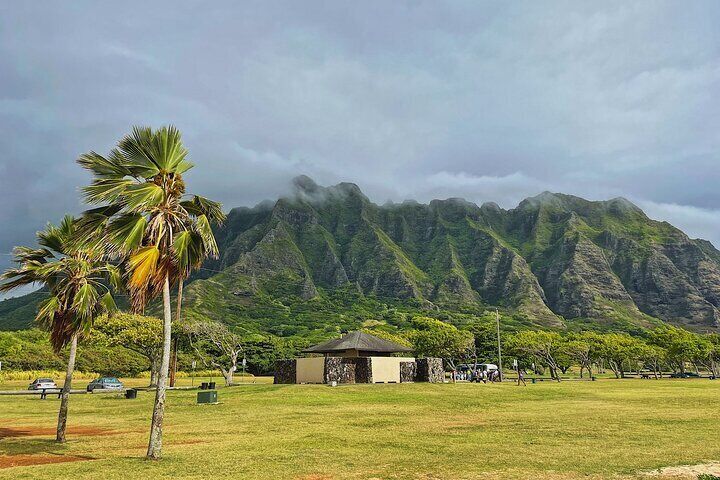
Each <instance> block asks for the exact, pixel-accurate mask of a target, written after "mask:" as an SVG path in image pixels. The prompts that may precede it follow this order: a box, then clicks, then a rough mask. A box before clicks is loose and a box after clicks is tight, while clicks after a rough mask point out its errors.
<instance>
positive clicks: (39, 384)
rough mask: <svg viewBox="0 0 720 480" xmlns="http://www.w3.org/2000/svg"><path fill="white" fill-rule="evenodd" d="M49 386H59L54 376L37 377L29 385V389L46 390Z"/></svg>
mask: <svg viewBox="0 0 720 480" xmlns="http://www.w3.org/2000/svg"><path fill="white" fill-rule="evenodd" d="M47 388H58V386H57V384H55V381H54V380H53V379H52V378H36V379H35V380H33V382H32V383H31V384H30V385H28V390H44V389H47Z"/></svg>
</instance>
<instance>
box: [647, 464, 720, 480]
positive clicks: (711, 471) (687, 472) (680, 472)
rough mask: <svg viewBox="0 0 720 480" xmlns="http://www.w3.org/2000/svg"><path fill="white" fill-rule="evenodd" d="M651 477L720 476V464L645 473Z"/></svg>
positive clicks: (689, 466)
mask: <svg viewBox="0 0 720 480" xmlns="http://www.w3.org/2000/svg"><path fill="white" fill-rule="evenodd" d="M643 474H644V475H647V476H649V477H660V478H663V477H666V478H693V479H695V478H697V477H698V475H702V474H706V475H718V476H720V462H711V463H701V464H698V465H680V466H677V467H665V468H660V469H658V470H653V471H651V472H643Z"/></svg>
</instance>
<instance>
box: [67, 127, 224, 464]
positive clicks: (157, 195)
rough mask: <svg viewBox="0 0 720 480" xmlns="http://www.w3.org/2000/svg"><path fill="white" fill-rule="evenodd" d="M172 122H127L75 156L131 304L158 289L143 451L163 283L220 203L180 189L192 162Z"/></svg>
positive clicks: (155, 440)
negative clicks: (110, 145)
mask: <svg viewBox="0 0 720 480" xmlns="http://www.w3.org/2000/svg"><path fill="white" fill-rule="evenodd" d="M187 153H188V152H187V149H186V148H185V147H184V146H183V144H182V141H181V138H180V132H179V131H178V130H177V129H176V128H175V127H172V126H171V127H162V128H160V129H158V130H153V129H151V128H146V127H135V128H133V130H132V133H131V134H130V135H127V136H125V137H124V138H123V139H122V140H120V142H119V143H118V146H117V148H115V149H113V150H112V151H111V152H110V154H109V155H108V156H107V157H103V156H102V155H100V154H98V153H95V152H90V153H87V154H84V155H82V156H81V157H80V158H79V159H78V163H79V164H80V165H81V166H82V167H84V168H86V169H88V170H89V171H90V172H92V174H93V176H94V179H93V181H92V183H91V185H89V186H87V187H85V188H84V189H83V193H84V196H85V200H86V201H87V202H88V203H90V204H97V205H100V207H98V208H95V209H93V210H90V211H88V212H86V214H85V216H84V225H85V227H86V228H88V229H89V230H90V231H95V230H97V229H98V228H99V227H101V228H102V229H103V231H104V233H105V237H104V238H105V240H106V242H107V243H108V245H111V246H112V248H113V250H114V251H115V252H116V253H117V254H118V255H119V256H122V257H124V258H126V259H127V269H128V273H129V276H128V282H127V284H128V290H129V292H130V297H131V301H132V305H133V307H134V309H135V311H137V312H140V311H142V310H143V309H144V308H145V305H146V304H147V302H148V301H149V300H150V299H152V298H155V297H156V296H158V295H162V301H163V354H162V360H161V366H160V374H159V375H158V382H157V384H158V385H157V390H156V395H155V406H154V408H153V416H152V426H151V430H150V441H149V443H148V451H147V457H148V458H150V459H159V458H160V456H161V452H162V426H163V419H164V414H165V394H166V386H167V385H166V384H167V375H168V367H169V363H170V342H171V322H172V312H171V306H170V286H171V284H174V283H177V282H179V281H180V280H182V279H185V278H187V276H188V274H189V273H190V272H191V271H192V270H193V269H194V268H197V267H198V266H199V264H200V263H201V262H202V260H204V259H205V258H207V257H209V256H216V255H217V252H218V249H217V245H216V243H215V237H214V235H213V232H212V229H211V221H212V219H222V218H223V217H224V215H223V213H222V210H221V206H220V204H218V203H216V202H212V201H210V200H207V199H205V198H202V197H199V196H188V195H187V194H186V191H185V180H184V178H183V175H184V174H185V173H186V172H187V171H188V170H190V169H191V168H192V166H193V165H192V164H191V163H190V162H189V161H188V160H187V159H186V157H187Z"/></svg>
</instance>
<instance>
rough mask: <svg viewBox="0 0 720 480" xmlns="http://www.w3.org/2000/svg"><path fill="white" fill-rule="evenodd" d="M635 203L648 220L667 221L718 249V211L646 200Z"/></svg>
mask: <svg viewBox="0 0 720 480" xmlns="http://www.w3.org/2000/svg"><path fill="white" fill-rule="evenodd" d="M637 203H638V206H639V207H640V208H642V209H643V210H644V211H645V213H646V214H647V215H648V216H649V217H650V218H654V219H656V220H664V221H667V222H669V223H671V224H672V225H675V226H676V227H678V228H680V229H681V230H683V231H684V232H685V233H687V234H688V235H690V237H691V238H702V239H704V240H709V241H711V242H712V243H713V244H714V245H715V246H716V247H720V210H711V209H706V208H698V207H693V206H689V205H677V204H674V203H656V202H649V201H646V200H645V201H639V202H637Z"/></svg>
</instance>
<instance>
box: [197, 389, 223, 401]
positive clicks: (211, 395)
mask: <svg viewBox="0 0 720 480" xmlns="http://www.w3.org/2000/svg"><path fill="white" fill-rule="evenodd" d="M197 402H198V403H209V404H213V403H218V400H217V390H206V391H204V392H198V397H197Z"/></svg>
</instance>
